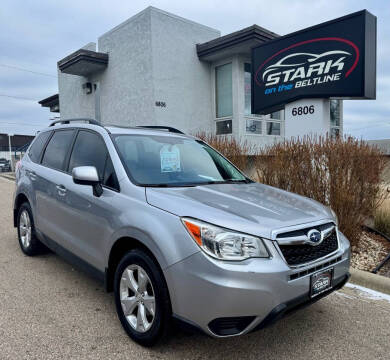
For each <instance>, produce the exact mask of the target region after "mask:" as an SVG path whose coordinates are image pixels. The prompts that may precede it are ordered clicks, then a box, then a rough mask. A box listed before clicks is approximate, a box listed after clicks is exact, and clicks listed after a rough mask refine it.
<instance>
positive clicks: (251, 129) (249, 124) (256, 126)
mask: <svg viewBox="0 0 390 360" xmlns="http://www.w3.org/2000/svg"><path fill="white" fill-rule="evenodd" d="M246 132H247V133H249V134H261V132H262V131H261V121H259V120H252V119H246Z"/></svg>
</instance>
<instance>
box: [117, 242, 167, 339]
mask: <svg viewBox="0 0 390 360" xmlns="http://www.w3.org/2000/svg"><path fill="white" fill-rule="evenodd" d="M114 293H115V304H116V309H117V313H118V317H119V320H120V321H121V323H122V326H123V327H124V329H125V330H126V332H127V334H128V335H129V336H130V338H132V339H133V340H134V341H136V342H138V343H139V344H141V345H143V346H152V345H154V344H155V343H156V342H158V341H160V340H163V339H166V338H167V336H168V334H169V332H170V325H171V324H170V323H171V305H170V299H169V293H168V289H167V286H166V284H165V280H164V278H163V275H162V273H161V271H160V269H159V268H158V266H157V265H156V264H155V263H154V261H153V260H152V258H151V257H150V256H149V255H148V254H146V253H145V252H144V251H142V250H139V249H136V250H132V251H130V252H128V253H127V254H126V255H125V256H124V257H123V258H122V260H121V262H120V263H119V265H118V267H117V269H116V272H115V283H114Z"/></svg>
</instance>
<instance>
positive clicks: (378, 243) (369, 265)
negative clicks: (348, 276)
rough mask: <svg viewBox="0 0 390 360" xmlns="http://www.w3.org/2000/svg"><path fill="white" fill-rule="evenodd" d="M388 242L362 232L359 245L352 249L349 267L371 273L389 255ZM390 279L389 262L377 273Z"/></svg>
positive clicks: (372, 234) (389, 243)
mask: <svg viewBox="0 0 390 360" xmlns="http://www.w3.org/2000/svg"><path fill="white" fill-rule="evenodd" d="M389 252H390V242H389V241H387V240H386V239H384V238H383V237H382V236H379V235H377V234H374V233H372V232H368V231H363V232H362V235H361V238H360V241H359V245H358V246H353V247H352V260H351V265H352V266H353V267H354V268H355V269H359V270H365V271H370V272H371V271H372V270H374V269H375V268H376V267H377V266H378V265H379V264H380V262H381V261H382V260H383V259H384V258H385V257H386V256H387V255H388V254H389ZM378 274H380V275H384V276H388V277H390V261H389V262H387V264H386V265H385V266H384V267H383V268H382V269H381V270H380V271H379V272H378Z"/></svg>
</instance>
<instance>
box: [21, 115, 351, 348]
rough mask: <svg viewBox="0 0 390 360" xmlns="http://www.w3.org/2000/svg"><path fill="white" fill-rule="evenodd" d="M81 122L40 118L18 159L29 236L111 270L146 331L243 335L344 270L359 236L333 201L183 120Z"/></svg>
mask: <svg viewBox="0 0 390 360" xmlns="http://www.w3.org/2000/svg"><path fill="white" fill-rule="evenodd" d="M75 120H76V119H75ZM75 120H67V121H62V123H61V122H59V121H57V122H54V123H52V124H51V126H49V127H48V128H46V129H44V130H42V131H41V132H40V133H39V134H38V136H37V137H36V138H35V140H34V141H33V143H32V145H31V146H30V147H29V149H28V151H27V153H26V155H25V156H24V157H23V159H22V160H21V163H20V165H19V167H18V170H17V176H16V191H15V200H14V225H15V227H16V228H17V230H18V237H19V243H20V247H21V249H22V251H23V252H24V253H25V254H26V255H35V254H38V253H39V252H40V251H41V250H42V249H43V248H45V247H47V248H50V249H51V250H53V251H54V252H56V253H57V254H59V255H61V256H63V257H64V258H66V259H67V260H68V261H69V262H72V263H73V264H75V265H78V266H80V267H81V268H82V269H84V270H86V271H88V272H89V273H90V274H92V275H93V276H95V277H97V278H98V279H100V280H101V281H102V282H104V285H105V288H106V289H107V291H114V296H115V303H116V310H117V313H118V316H119V320H120V321H121V323H122V325H123V327H124V329H125V330H126V332H127V333H128V335H129V336H130V337H131V338H132V339H134V340H135V341H137V342H138V343H140V344H142V345H144V346H150V345H153V344H154V343H155V342H156V341H158V340H160V339H162V338H163V337H165V336H166V335H167V334H168V333H169V330H170V329H171V328H172V326H173V323H179V324H184V325H187V327H191V328H195V329H200V330H202V331H203V332H205V333H206V334H209V335H211V336H214V337H226V336H235V335H241V334H246V333H248V332H251V331H254V330H258V329H262V328H264V327H265V326H268V325H270V324H272V323H273V322H274V321H275V320H277V319H279V318H280V317H282V316H284V315H286V314H287V313H289V312H291V311H292V310H295V309H296V308H298V307H302V306H303V305H307V304H310V303H313V302H314V301H316V300H318V299H320V298H321V297H323V296H325V295H328V294H329V293H331V292H332V291H334V290H336V289H339V288H341V287H342V286H343V285H344V284H345V283H346V281H347V280H348V277H349V273H348V271H349V262H350V245H349V242H348V240H347V239H346V238H345V236H344V235H343V234H342V233H341V232H340V231H339V230H338V228H337V219H336V216H335V215H334V213H333V212H332V210H330V209H329V208H327V207H325V206H323V205H321V204H319V203H318V202H316V201H314V200H311V199H308V198H305V197H302V196H299V195H296V194H292V193H289V192H286V191H283V190H280V189H276V188H273V187H270V186H267V185H262V184H259V183H256V182H253V181H251V180H250V179H248V178H247V177H246V176H245V175H244V174H243V173H242V172H240V171H239V170H238V169H237V168H236V167H235V166H234V165H232V163H230V162H229V161H228V160H227V159H225V158H224V157H223V156H222V155H221V154H219V153H218V152H217V151H215V150H214V149H213V148H211V147H210V146H208V145H207V144H205V143H204V142H202V141H201V140H199V139H196V138H194V137H191V136H186V135H184V134H182V133H181V132H180V131H178V130H176V129H173V128H168V127H137V128H127V129H122V128H115V127H103V126H101V125H99V124H98V123H97V122H96V121H93V120H87V119H86V120H85V121H75ZM78 120H80V119H78Z"/></svg>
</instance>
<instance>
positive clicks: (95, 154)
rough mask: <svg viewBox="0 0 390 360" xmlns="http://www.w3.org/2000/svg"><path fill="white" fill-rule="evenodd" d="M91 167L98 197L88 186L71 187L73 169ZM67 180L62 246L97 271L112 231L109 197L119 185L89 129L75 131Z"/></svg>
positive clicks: (106, 155)
mask: <svg viewBox="0 0 390 360" xmlns="http://www.w3.org/2000/svg"><path fill="white" fill-rule="evenodd" d="M78 166H94V167H95V168H96V170H97V172H98V175H99V178H100V180H101V182H102V185H103V189H104V190H103V194H102V195H101V196H100V197H97V196H94V195H93V190H92V186H89V185H80V184H75V183H74V182H73V179H72V177H71V173H72V170H73V168H75V167H78ZM67 171H68V173H69V177H67V179H66V180H65V182H64V186H65V187H66V195H65V196H64V197H63V198H62V199H61V200H62V205H61V207H62V208H63V211H62V214H63V218H62V220H61V223H62V226H63V227H64V229H66V232H67V241H66V247H67V248H68V249H69V250H70V251H71V252H73V253H75V254H77V256H78V257H80V258H81V259H83V260H84V261H86V262H88V263H89V264H91V265H93V266H94V267H96V268H98V269H104V256H103V254H104V244H105V242H106V241H107V240H108V239H109V238H110V236H111V234H112V232H113V225H114V224H113V220H112V219H113V218H114V217H115V216H116V209H115V208H114V206H113V197H114V196H115V195H116V194H117V192H118V191H119V184H118V181H117V178H116V174H115V170H114V168H113V166H112V162H111V158H110V156H109V153H108V151H107V147H106V145H105V142H104V139H103V138H102V136H101V135H100V134H98V133H96V132H94V131H91V130H79V131H78V134H77V136H76V140H75V142H74V145H73V149H72V153H71V155H70V158H69V166H68V170H67Z"/></svg>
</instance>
